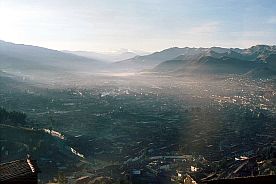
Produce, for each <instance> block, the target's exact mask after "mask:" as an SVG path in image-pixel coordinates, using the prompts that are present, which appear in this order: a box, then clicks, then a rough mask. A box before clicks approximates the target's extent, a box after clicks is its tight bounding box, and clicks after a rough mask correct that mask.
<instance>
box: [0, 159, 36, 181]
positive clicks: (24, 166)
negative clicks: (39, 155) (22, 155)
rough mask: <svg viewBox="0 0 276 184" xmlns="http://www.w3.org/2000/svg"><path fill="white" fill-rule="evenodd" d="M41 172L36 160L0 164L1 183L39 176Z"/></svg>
mask: <svg viewBox="0 0 276 184" xmlns="http://www.w3.org/2000/svg"><path fill="white" fill-rule="evenodd" d="M38 172H39V170H38V167H37V165H36V162H35V161H34V160H29V161H28V159H26V160H16V161H12V162H7V163H2V164H0V181H1V182H3V181H7V180H11V179H14V178H19V177H24V176H28V175H33V174H37V173H38Z"/></svg>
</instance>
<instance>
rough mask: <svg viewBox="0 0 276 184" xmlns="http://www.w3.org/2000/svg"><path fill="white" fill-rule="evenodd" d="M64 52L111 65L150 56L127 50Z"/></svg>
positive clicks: (141, 52)
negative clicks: (141, 56)
mask: <svg viewBox="0 0 276 184" xmlns="http://www.w3.org/2000/svg"><path fill="white" fill-rule="evenodd" d="M62 52H65V53H71V54H75V55H78V56H83V57H87V58H91V59H96V60H101V61H104V62H110V63H112V62H116V61H121V60H126V59H130V58H133V57H136V56H140V55H146V54H148V53H147V52H143V51H129V50H127V49H122V50H119V51H116V52H104V53H99V52H92V51H67V50H63V51H62Z"/></svg>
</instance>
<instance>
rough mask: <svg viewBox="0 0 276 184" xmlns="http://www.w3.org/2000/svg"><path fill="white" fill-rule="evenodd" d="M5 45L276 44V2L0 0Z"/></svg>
mask: <svg viewBox="0 0 276 184" xmlns="http://www.w3.org/2000/svg"><path fill="white" fill-rule="evenodd" d="M0 40H4V41H9V42H14V43H23V44H30V45H37V46H42V47H47V48H51V49H57V50H86V51H97V52H108V51H116V50H119V49H129V50H143V51H149V52H152V51H157V50H162V49H165V48H169V47H212V46H221V47H240V48H246V47H250V46H252V45H256V44H269V45H275V44H276V1H275V0H43V1H42V0H0Z"/></svg>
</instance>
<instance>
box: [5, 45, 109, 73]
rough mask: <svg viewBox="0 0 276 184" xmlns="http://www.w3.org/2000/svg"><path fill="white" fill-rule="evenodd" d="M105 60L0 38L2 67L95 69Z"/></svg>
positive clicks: (19, 68) (21, 68)
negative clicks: (15, 42)
mask: <svg viewBox="0 0 276 184" xmlns="http://www.w3.org/2000/svg"><path fill="white" fill-rule="evenodd" d="M102 65H104V63H103V62H101V61H98V60H93V59H90V58H86V57H81V56H77V55H74V54H69V53H63V52H60V51H57V50H52V49H47V48H43V47H37V46H32V45H23V44H14V43H10V42H5V41H1V40H0V68H1V69H16V70H36V69H39V70H94V69H96V68H98V67H100V66H102Z"/></svg>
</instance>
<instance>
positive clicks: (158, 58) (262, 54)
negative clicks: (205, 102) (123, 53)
mask: <svg viewBox="0 0 276 184" xmlns="http://www.w3.org/2000/svg"><path fill="white" fill-rule="evenodd" d="M273 53H276V46H268V45H256V46H253V47H250V48H248V49H239V48H221V47H211V48H189V47H185V48H178V47H173V48H169V49H165V50H162V51H160V52H155V53H152V54H149V55H145V56H137V57H134V58H131V59H128V60H124V61H120V62H116V63H115V65H114V66H115V67H118V68H122V69H136V70H139V69H140V70H143V69H152V68H154V71H155V72H158V71H164V70H173V69H175V70H177V69H179V68H177V67H181V65H183V64H187V63H193V64H195V63H196V61H199V59H200V58H201V57H204V56H211V57H214V58H217V59H218V58H222V57H228V58H232V59H237V60H245V61H263V62H266V58H268V57H269V56H270V55H271V54H273Z"/></svg>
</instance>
